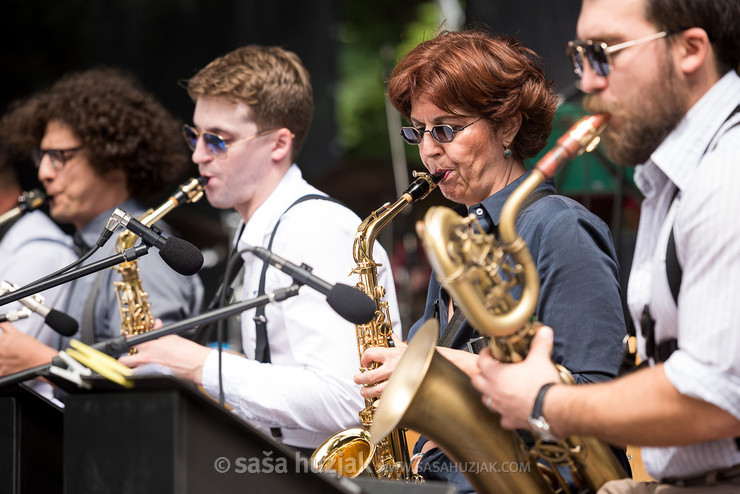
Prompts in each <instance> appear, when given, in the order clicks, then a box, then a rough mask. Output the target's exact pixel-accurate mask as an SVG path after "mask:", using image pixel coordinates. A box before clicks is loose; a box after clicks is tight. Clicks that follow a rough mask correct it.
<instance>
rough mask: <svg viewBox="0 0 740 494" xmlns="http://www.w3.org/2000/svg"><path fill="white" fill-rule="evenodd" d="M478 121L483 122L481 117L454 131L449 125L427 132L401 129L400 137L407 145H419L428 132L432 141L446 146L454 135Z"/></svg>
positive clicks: (412, 128)
mask: <svg viewBox="0 0 740 494" xmlns="http://www.w3.org/2000/svg"><path fill="white" fill-rule="evenodd" d="M479 120H483V117H481V118H479V119H478V120H473V121H472V122H470V123H469V124H468V125H465V126H463V127H460V128H458V129H454V128H452V126H450V125H435V126H434V127H432V128H431V129H428V130H419V129H417V128H416V127H401V137H403V140H404V141H406V142H407V143H408V144H416V145H419V144H421V141H422V139H423V138H424V134H425V133H427V132H428V133H429V135H430V136H432V137H433V138H434V140H435V141H437V142H438V143H440V144H447V143H448V142H452V139H454V138H455V134H457V133H458V132H462V131H463V130H465V129H467V128H468V127H470V126H471V125H473V124H474V123H475V122H478V121H479Z"/></svg>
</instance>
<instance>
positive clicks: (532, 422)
mask: <svg viewBox="0 0 740 494" xmlns="http://www.w3.org/2000/svg"><path fill="white" fill-rule="evenodd" d="M555 384H556V383H547V384H543V385H542V387H541V388H540V391H539V392H538V393H537V398H535V400H534V407H533V408H532V415H531V416H530V417H529V418H528V419H527V421H528V422H529V426H530V427H531V429H532V432H534V433H535V434H537V436H538V437H539V438H540V439H542V440H543V441H545V442H555V441H557V440H558V438H557V437H556V436H555V435H554V434H553V433H552V431H551V430H550V424H549V423H548V422H547V420H545V417H543V416H542V403H543V402H544V401H545V394H546V393H547V391H548V390H549V389H550V388H551V387H552V386H555Z"/></svg>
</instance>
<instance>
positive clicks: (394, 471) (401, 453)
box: [310, 171, 444, 481]
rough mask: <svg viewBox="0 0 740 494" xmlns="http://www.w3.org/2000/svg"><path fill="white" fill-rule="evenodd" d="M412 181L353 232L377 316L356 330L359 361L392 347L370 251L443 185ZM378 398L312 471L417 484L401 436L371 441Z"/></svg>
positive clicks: (319, 453) (330, 442) (332, 441)
mask: <svg viewBox="0 0 740 494" xmlns="http://www.w3.org/2000/svg"><path fill="white" fill-rule="evenodd" d="M414 177H415V180H414V181H413V182H412V183H411V185H409V187H408V189H406V192H404V193H403V195H402V196H401V197H400V198H399V199H398V200H397V201H396V202H395V203H393V204H388V203H386V204H384V205H383V206H381V207H380V208H379V209H378V210H376V211H374V212H373V213H371V214H370V216H368V217H367V218H365V220H364V221H363V222H362V223H361V224H360V226H359V227H358V228H357V233H355V241H354V245H353V255H354V260H355V263H356V264H357V267H356V268H354V269H353V271H352V272H353V273H357V274H358V275H359V278H360V281H359V282H358V284H357V288H358V289H360V290H362V291H363V292H364V293H366V294H367V295H369V296H370V297H371V298H372V299H373V300H374V301H375V315H374V316H373V319H372V320H371V321H370V322H369V323H367V324H360V325H356V326H355V329H356V332H357V349H358V351H359V355H360V357H362V354H363V353H364V352H365V350H367V349H368V348H370V347H386V348H387V347H391V346H393V340H392V339H391V335H392V333H393V329H392V328H391V323H390V316H389V313H388V302H386V301H385V300H383V297H384V296H385V288H383V287H382V286H380V285H378V270H377V266H378V265H377V264H376V263H375V261H374V260H373V246H374V245H375V240H376V238H377V236H378V234H379V233H380V231H381V230H382V229H383V228H384V227H385V226H387V225H388V223H390V221H391V220H392V219H393V218H394V217H395V216H396V215H398V213H400V212H401V211H402V210H403V209H404V208H405V207H406V206H407V205H408V204H411V203H413V202H416V201H419V200H421V199H424V198H425V197H426V196H427V195H428V194H429V193H430V192H431V191H432V190H433V189H434V188H435V187H436V186H437V184H438V183H439V182H440V181H441V180H442V178H443V177H444V174H443V173H438V174H435V175H429V174H428V173H422V172H416V171H415V172H414ZM377 367H378V364H377V363H372V364H370V366H369V367H367V368H364V367H361V368H360V371H361V372H366V371H368V370H372V369H375V368H377ZM377 400H378V399H377V398H366V399H365V408H363V409H362V410H361V411H360V412H359V414H360V419H361V421H362V427H357V428H352V429H346V430H344V431H341V432H338V433H337V434H335V435H333V436H331V437H330V438H329V439H327V440H326V441H324V442H323V443H322V444H321V445H320V446H319V447H318V448H317V449H316V450H315V451H314V453H313V454H312V455H311V460H310V461H311V467H312V468H313V469H314V470H318V471H328V470H331V471H334V472H335V473H336V474H337V475H340V476H347V477H351V478H354V477H356V476H358V475H360V474H363V475H367V476H371V477H377V478H381V479H390V480H401V481H412V480H417V481H419V480H421V478H420V477H416V476H414V475H413V473H412V472H411V467H410V459H409V451H408V445H407V443H406V435H405V430H403V429H400V428H393V429H392V430H389V431H388V433H387V434H386V435H385V437H383V438H382V439H381V440H380V441H378V444H377V445H374V444H373V442H372V441H370V435H369V432H368V430H369V428H370V426H371V425H372V423H373V414H374V413H375V407H376V401H377Z"/></svg>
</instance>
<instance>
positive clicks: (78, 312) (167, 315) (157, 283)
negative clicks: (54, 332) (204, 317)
mask: <svg viewBox="0 0 740 494" xmlns="http://www.w3.org/2000/svg"><path fill="white" fill-rule="evenodd" d="M119 207H120V208H121V209H123V210H124V211H126V212H127V213H129V214H130V215H131V216H133V217H136V218H138V217H140V216H141V215H142V214H144V213H145V212H146V209H145V208H144V206H143V205H142V204H141V203H140V202H139V201H136V200H128V201H126V202H124V203H123V204H121V205H120V206H119ZM112 213H113V209H111V210H109V211H106V212H104V213H101V214H100V215H98V216H97V217H95V218H94V219H93V220H92V221H91V222H90V223H88V224H87V225H85V227H84V228H83V229H82V230H80V231H79V232H76V235H77V236H78V237H79V236H81V237H82V239H83V240H84V242H85V244H86V245H87V246H88V247H89V246H93V245H95V243H96V242H97V240H98V237H99V236H100V233H101V232H102V231H103V229H104V228H105V225H106V223H107V221H108V218H110V215H111V214H112ZM155 225H156V226H157V227H159V228H161V229H163V230H166V229H167V227H166V226H164V222H162V221H158V222H156V223H155ZM122 231H123V230H121V229H120V228H119V229H118V230H117V231H116V232H115V233H114V234H113V236H112V237H111V238H110V239H109V240H108V241H107V242H106V244H105V245H104V246H103V247H102V248H101V249H100V250H99V251H98V252H96V253H95V255H93V256H92V258H91V259H89V260H87V261H86V262H85V265H88V264H90V263H92V262H95V261H99V260H102V259H106V258H109V257H110V256H113V255H115V254H116V250H115V245H116V240H117V239H118V236H119V235H120V233H121V232H122ZM138 243H139V242H138V241H137V244H138ZM136 262H137V264H138V267H139V277H140V279H141V286H142V288H143V289H144V291H145V292H146V293H147V294H148V296H149V305H150V308H151V311H152V315H153V316H154V317H155V318H159V319H162V322H163V323H164V324H168V323H172V322H175V321H179V320H181V319H184V318H187V317H191V316H194V315H196V314H198V313H199V312H200V310H201V304H202V300H203V284H202V283H201V281H200V278H199V277H198V275H193V276H183V275H180V274H178V273H176V272H175V271H173V270H172V268H170V267H169V266H168V265H167V264H165V262H164V261H163V260H162V258H161V257H160V256H159V252H158V251H157V249H156V248H151V249H149V252H148V254H147V255H145V256H143V257H140V258H139V259H137V261H136ZM116 281H121V275H120V274H119V273H118V272H117V271H115V270H114V269H113V268H106V269H104V270H102V271H100V272H98V273H94V274H90V275H87V276H84V277H82V278H79V279H77V280H74V281H72V282H70V283H71V285H70V290H69V292H68V293H69V298H68V300H67V305H66V308H65V312H66V313H68V314H69V315H70V316H72V317H74V318H75V319H77V321H78V322H79V323H80V330H79V331H78V332H77V334H75V335H74V336H73V338H75V339H80V338H81V331H82V327H83V325H85V324H86V322H87V321H89V317H87V316H85V307H86V305H88V300H89V299H90V294H91V292H93V291H94V290H95V293H96V295H95V297H94V298H95V303H94V309H93V310H92V314H94V316H93V318H92V324H93V328H94V335H95V337H94V340H95V342H98V341H102V340H106V339H109V338H113V337H116V336H120V334H121V311H120V305H119V303H118V296H117V293H116V287H115V285H114V282H116ZM96 285H97V289H96V288H95V287H96ZM68 344H69V338H61V337H60V338H59V341H58V345H57V349H60V350H61V349H64V348H66V347H67V346H68Z"/></svg>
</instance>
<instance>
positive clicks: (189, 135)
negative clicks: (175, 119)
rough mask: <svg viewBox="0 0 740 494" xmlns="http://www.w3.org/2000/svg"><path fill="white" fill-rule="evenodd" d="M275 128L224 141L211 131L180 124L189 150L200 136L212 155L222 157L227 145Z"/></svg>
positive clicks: (261, 134)
mask: <svg viewBox="0 0 740 494" xmlns="http://www.w3.org/2000/svg"><path fill="white" fill-rule="evenodd" d="M276 130H277V129H268V130H263V131H262V132H257V133H256V134H252V135H251V136H249V137H245V138H244V139H237V140H236V141H232V142H226V139H224V138H223V137H221V136H220V135H218V134H212V133H211V132H201V131H200V130H198V129H196V128H195V127H193V126H190V125H188V124H185V125H183V126H182V135H183V136H184V137H185V142H187V143H188V147H189V148H190V150H191V151H195V147H196V146H197V145H198V138H200V137H202V138H203V142H205V143H206V148H207V149H208V152H210V153H211V154H212V155H214V156H218V157H223V156H226V153H227V151H228V150H229V147H231V146H233V145H234V144H236V143H237V142H242V141H251V140H252V139H254V138H257V137H260V136H263V135H267V134H269V133H270V132H274V131H276Z"/></svg>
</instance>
